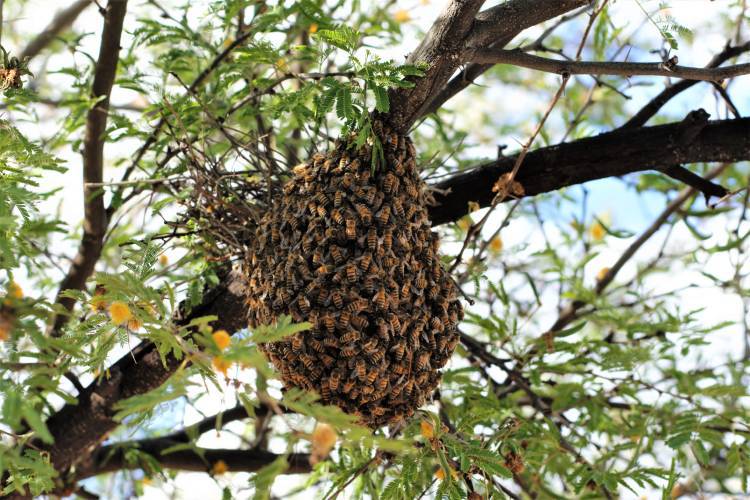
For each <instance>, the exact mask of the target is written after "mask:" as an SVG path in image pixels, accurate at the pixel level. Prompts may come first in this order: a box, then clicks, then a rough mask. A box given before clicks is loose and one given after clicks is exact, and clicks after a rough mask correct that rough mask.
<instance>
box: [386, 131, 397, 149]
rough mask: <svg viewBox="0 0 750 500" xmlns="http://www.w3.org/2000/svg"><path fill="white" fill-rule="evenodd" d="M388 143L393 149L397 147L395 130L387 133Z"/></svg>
mask: <svg viewBox="0 0 750 500" xmlns="http://www.w3.org/2000/svg"><path fill="white" fill-rule="evenodd" d="M388 144H390V146H391V147H392V148H393V149H397V148H398V134H396V133H395V132H394V133H391V134H389V135H388Z"/></svg>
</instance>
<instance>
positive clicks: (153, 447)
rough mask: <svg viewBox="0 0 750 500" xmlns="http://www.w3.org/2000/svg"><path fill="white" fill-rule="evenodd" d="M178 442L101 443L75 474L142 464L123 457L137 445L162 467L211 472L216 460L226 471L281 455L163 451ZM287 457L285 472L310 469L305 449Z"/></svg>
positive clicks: (254, 466) (251, 467) (246, 469)
mask: <svg viewBox="0 0 750 500" xmlns="http://www.w3.org/2000/svg"><path fill="white" fill-rule="evenodd" d="M179 444H182V443H180V442H179V441H172V440H170V439H164V438H155V439H142V440H139V441H130V442H125V443H121V444H116V445H108V446H103V447H102V448H100V449H99V450H98V451H97V452H96V453H95V454H94V455H93V456H92V458H91V460H89V461H88V462H87V463H84V464H82V467H79V471H77V472H78V473H77V477H78V478H79V479H85V478H87V477H91V476H96V475H99V474H105V473H108V472H115V471H119V470H123V469H140V468H142V467H141V464H139V463H133V462H129V461H128V460H126V459H125V452H126V451H127V450H128V449H131V448H137V449H138V450H139V451H141V452H143V453H148V454H149V455H151V456H152V457H154V458H155V459H156V460H157V461H158V462H159V464H161V466H162V467H164V468H165V469H175V470H183V471H196V472H210V471H211V468H212V466H213V465H214V464H215V463H216V462H218V461H219V460H222V461H224V463H225V464H226V465H227V469H228V470H229V472H256V471H258V470H259V469H261V468H263V467H264V466H266V465H268V464H270V463H271V462H273V461H274V460H276V459H277V458H279V457H280V456H282V455H277V454H275V453H271V452H268V451H265V450H255V449H251V450H235V449H211V448H195V449H182V450H178V451H170V452H169V453H164V451H165V450H167V449H168V448H170V447H173V446H175V445H179ZM286 459H287V461H288V462H289V468H288V469H287V471H286V474H302V473H306V472H310V471H311V470H312V468H311V466H310V455H308V454H307V453H292V454H290V455H286Z"/></svg>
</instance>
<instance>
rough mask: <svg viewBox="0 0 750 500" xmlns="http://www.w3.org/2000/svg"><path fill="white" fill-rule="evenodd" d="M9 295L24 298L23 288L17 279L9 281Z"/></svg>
mask: <svg viewBox="0 0 750 500" xmlns="http://www.w3.org/2000/svg"><path fill="white" fill-rule="evenodd" d="M8 297H13V298H14V299H22V298H23V289H22V288H21V286H20V285H19V284H18V283H16V282H15V281H11V282H10V283H8Z"/></svg>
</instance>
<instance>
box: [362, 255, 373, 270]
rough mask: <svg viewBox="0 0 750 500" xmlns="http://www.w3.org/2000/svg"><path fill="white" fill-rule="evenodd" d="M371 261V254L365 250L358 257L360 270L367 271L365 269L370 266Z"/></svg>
mask: <svg viewBox="0 0 750 500" xmlns="http://www.w3.org/2000/svg"><path fill="white" fill-rule="evenodd" d="M371 262H372V254H371V253H369V252H366V253H365V254H363V255H362V257H360V259H359V268H360V269H361V270H362V272H363V273H364V272H367V269H368V268H369V267H370V263H371Z"/></svg>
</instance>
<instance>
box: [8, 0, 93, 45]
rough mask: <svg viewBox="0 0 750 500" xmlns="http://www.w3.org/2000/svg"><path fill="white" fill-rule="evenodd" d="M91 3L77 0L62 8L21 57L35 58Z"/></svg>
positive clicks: (86, 0) (89, 0)
mask: <svg viewBox="0 0 750 500" xmlns="http://www.w3.org/2000/svg"><path fill="white" fill-rule="evenodd" d="M89 5H91V0H76V1H75V2H73V3H72V4H71V5H70V6H69V7H67V8H65V9H62V10H60V11H58V12H57V14H55V17H54V18H52V21H51V22H50V23H49V24H48V25H47V27H46V28H44V29H43V30H42V31H41V32H40V33H39V34H38V35H37V36H36V38H34V39H33V40H32V41H31V42H30V43H29V44H28V45H27V46H26V47H25V48H24V49H23V50H22V51H21V53H20V54H19V55H18V57H19V59H21V60H23V59H24V58H26V57H28V58H33V57H34V56H36V55H37V54H39V53H40V52H41V51H42V50H44V48H45V47H47V46H48V45H49V44H50V43H52V41H53V40H54V39H55V37H57V35H59V34H60V33H62V32H63V31H65V30H67V29H68V28H70V26H71V25H72V24H73V22H74V21H75V20H76V19H78V16H79V15H81V12H83V11H84V10H85V9H86V7H88V6H89Z"/></svg>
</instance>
